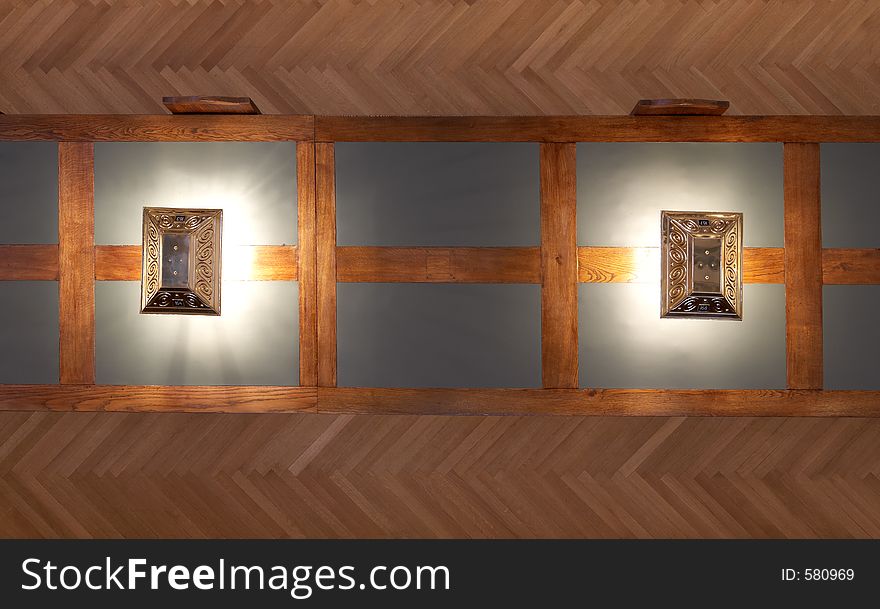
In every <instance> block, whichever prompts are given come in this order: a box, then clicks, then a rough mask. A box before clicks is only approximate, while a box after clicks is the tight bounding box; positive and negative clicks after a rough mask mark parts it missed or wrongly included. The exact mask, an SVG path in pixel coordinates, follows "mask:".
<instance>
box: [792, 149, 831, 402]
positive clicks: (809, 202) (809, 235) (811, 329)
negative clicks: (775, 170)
mask: <svg viewBox="0 0 880 609" xmlns="http://www.w3.org/2000/svg"><path fill="white" fill-rule="evenodd" d="M783 173H784V182H785V184H784V198H785V229H784V232H785V350H786V367H787V371H788V388H789V389H821V388H822V385H823V381H824V378H823V367H822V223H821V204H820V201H819V193H820V188H819V145H818V144H785V146H784V172H783Z"/></svg>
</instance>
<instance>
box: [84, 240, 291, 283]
mask: <svg viewBox="0 0 880 609" xmlns="http://www.w3.org/2000/svg"><path fill="white" fill-rule="evenodd" d="M141 254H142V247H141V246H140V245H99V246H97V247H95V279H97V280H98V281H140V280H141ZM224 258H226V262H224V266H223V267H222V270H221V272H222V274H223V279H231V280H233V281H294V280H295V279H296V278H297V276H298V274H297V247H296V246H293V245H240V246H237V247H234V248H232V249H231V251H227V252H226V254H225V255H224Z"/></svg>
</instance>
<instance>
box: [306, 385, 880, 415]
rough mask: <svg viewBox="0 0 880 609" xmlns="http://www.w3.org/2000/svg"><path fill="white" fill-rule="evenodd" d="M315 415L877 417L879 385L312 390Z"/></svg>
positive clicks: (879, 411) (878, 411)
mask: <svg viewBox="0 0 880 609" xmlns="http://www.w3.org/2000/svg"><path fill="white" fill-rule="evenodd" d="M318 412H319V413H350V414H378V413H381V414H421V415H426V414H432V415H452V414H454V415H591V416H664V417H666V416H778V417H783V416H829V417H830V416H835V417H838V416H844V417H845V416H859V417H868V416H870V417H873V416H880V391H791V390H784V389H780V390H697V389H694V390H665V389H379V388H362V387H358V388H342V387H333V388H329V387H327V388H325V387H320V388H319V389H318Z"/></svg>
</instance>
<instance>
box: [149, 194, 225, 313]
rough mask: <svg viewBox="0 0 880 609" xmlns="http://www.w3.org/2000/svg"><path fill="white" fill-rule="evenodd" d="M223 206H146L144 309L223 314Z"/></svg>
mask: <svg viewBox="0 0 880 609" xmlns="http://www.w3.org/2000/svg"><path fill="white" fill-rule="evenodd" d="M222 225H223V210H220V209H171V208H165V207H145V208H144V224H143V238H144V244H143V263H142V264H143V268H142V271H141V313H166V314H167V313H171V314H178V315H179V314H184V315H220V237H221V233H222Z"/></svg>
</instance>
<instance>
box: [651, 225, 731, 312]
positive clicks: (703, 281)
mask: <svg viewBox="0 0 880 609" xmlns="http://www.w3.org/2000/svg"><path fill="white" fill-rule="evenodd" d="M660 224H661V245H662V253H661V266H662V268H661V277H662V281H661V294H660V303H661V304H660V316H661V317H696V318H722V319H733V320H742V311H743V309H742V301H743V291H742V268H743V247H742V226H743V215H742V213H739V212H690V211H663V212H661V218H660Z"/></svg>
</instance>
